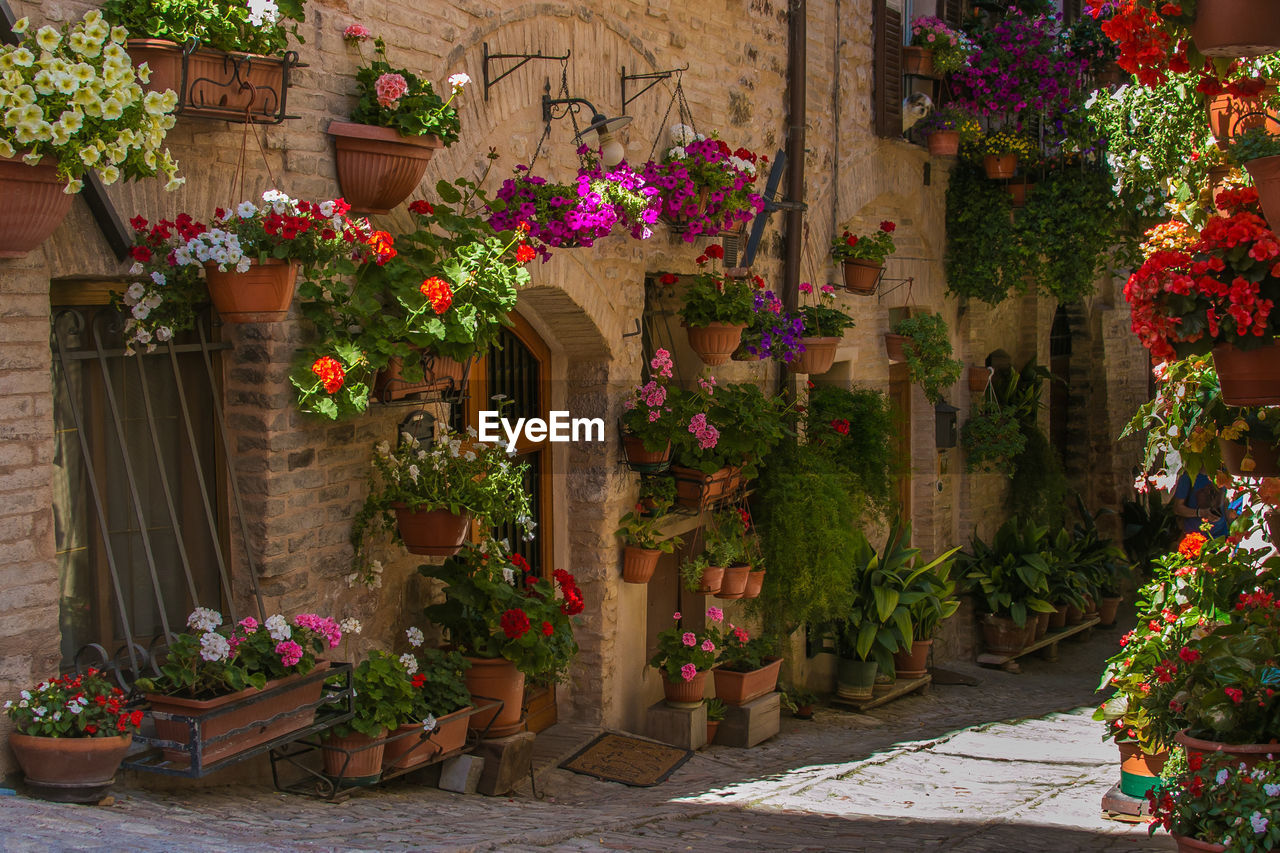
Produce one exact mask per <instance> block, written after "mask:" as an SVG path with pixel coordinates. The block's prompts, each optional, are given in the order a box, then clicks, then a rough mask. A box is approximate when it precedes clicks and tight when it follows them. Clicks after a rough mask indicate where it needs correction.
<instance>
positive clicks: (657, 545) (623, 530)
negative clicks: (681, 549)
mask: <svg viewBox="0 0 1280 853" xmlns="http://www.w3.org/2000/svg"><path fill="white" fill-rule="evenodd" d="M670 508H671V503H670V502H667V503H665V504H659V505H658V506H656V507H655V508H654V513H653V514H652V515H643V514H641V513H639V512H636V511H635V510H632V511H631V512H629V513H627V514H626V515H624V516H623V517H622V519H621V522H620V523H621V525H622V526H621V527H619V528H618V529H617V530H615V531H614V533H613V535H614V536H620V537H622V541H623V543H624V544H626V545H631V546H634V547H636V548H643V549H644V550H646V551H654V550H657V551H661V552H662V553H664V554H671V553H674V552H675V550H676V546H677V545H679V544H681V542H682V540H681V539H680V537H679V536H672V537H669V538H665V539H664V538H662V536H661V535H660V532H659V530H658V524H659V522H660V521H661V519H662V515H663V514H664V513H665V512H666V511H667V510H668V509H670Z"/></svg>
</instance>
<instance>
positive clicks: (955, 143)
mask: <svg viewBox="0 0 1280 853" xmlns="http://www.w3.org/2000/svg"><path fill="white" fill-rule="evenodd" d="M959 153H960V131H958V130H935V131H934V132H933V133H931V134H929V154H930V156H933V157H954V156H956V155H957V154H959Z"/></svg>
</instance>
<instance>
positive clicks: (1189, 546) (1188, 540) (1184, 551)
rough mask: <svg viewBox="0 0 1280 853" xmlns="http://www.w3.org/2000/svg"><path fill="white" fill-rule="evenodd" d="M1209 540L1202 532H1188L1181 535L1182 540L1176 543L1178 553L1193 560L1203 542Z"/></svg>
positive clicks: (1197, 555) (1198, 554)
mask: <svg viewBox="0 0 1280 853" xmlns="http://www.w3.org/2000/svg"><path fill="white" fill-rule="evenodd" d="M1208 541H1209V537H1207V536H1205V535H1204V534H1203V533H1188V534H1187V535H1186V536H1183V537H1182V541H1181V542H1179V543H1178V553H1179V554H1180V555H1182V556H1183V557H1185V558H1187V559H1188V560H1194V559H1196V558H1197V557H1199V556H1200V549H1201V548H1203V547H1204V543H1206V542H1208Z"/></svg>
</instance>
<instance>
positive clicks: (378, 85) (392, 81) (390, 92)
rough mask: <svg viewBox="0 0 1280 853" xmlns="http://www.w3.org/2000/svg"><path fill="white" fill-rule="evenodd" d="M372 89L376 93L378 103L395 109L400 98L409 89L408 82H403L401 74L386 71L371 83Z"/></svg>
mask: <svg viewBox="0 0 1280 853" xmlns="http://www.w3.org/2000/svg"><path fill="white" fill-rule="evenodd" d="M373 90H374V92H376V93H377V95H378V103H379V104H380V105H381V106H383V107H386V108H387V109H395V108H396V107H397V106H398V105H399V101H400V99H401V98H403V97H404V95H405V93H406V92H408V91H409V84H408V83H406V82H405V79H404V76H403V75H401V74H395V73H387V74H383V75H382V76H381V77H379V78H378V79H377V81H376V82H375V83H374V84H373Z"/></svg>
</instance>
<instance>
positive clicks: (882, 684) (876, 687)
mask: <svg viewBox="0 0 1280 853" xmlns="http://www.w3.org/2000/svg"><path fill="white" fill-rule="evenodd" d="M897 680H898V679H897V678H896V677H895V676H892V675H889V674H888V673H886V672H877V673H876V680H875V683H874V684H872V685H871V695H872V696H873V697H875V698H879V697H881V696H883V695H885V694H886V693H888V692H889V691H890V690H892V689H893V685H894V684H895V683H897Z"/></svg>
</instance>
